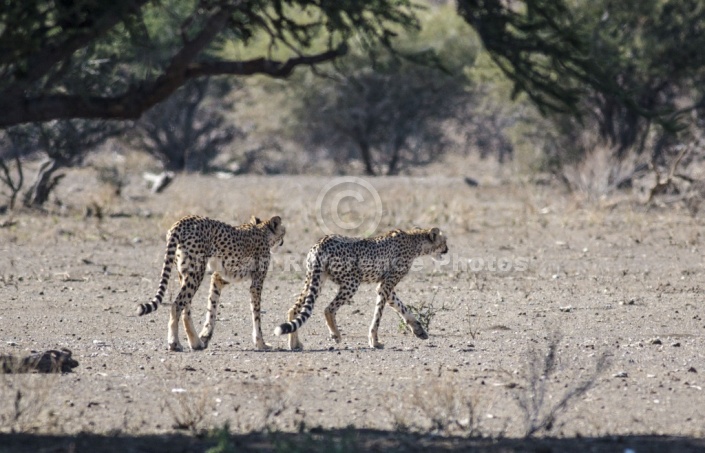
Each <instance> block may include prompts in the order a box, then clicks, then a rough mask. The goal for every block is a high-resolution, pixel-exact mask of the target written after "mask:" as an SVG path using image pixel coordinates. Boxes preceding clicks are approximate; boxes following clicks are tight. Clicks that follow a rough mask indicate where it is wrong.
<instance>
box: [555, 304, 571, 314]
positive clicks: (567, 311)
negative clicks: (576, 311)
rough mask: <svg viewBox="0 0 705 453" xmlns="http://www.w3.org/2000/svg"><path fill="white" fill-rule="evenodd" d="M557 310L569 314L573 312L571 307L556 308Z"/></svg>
mask: <svg viewBox="0 0 705 453" xmlns="http://www.w3.org/2000/svg"><path fill="white" fill-rule="evenodd" d="M558 309H559V310H560V311H562V312H564V313H570V312H571V311H573V306H572V305H566V306H565V307H558Z"/></svg>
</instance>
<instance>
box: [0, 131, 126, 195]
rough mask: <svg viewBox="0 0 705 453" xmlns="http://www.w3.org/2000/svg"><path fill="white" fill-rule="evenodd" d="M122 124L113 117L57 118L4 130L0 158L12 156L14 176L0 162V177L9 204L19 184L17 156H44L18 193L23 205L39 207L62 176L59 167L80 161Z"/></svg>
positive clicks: (19, 171)
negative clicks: (107, 118)
mask: <svg viewBox="0 0 705 453" xmlns="http://www.w3.org/2000/svg"><path fill="white" fill-rule="evenodd" d="M123 128H124V125H123V124H121V123H118V122H115V121H98V120H90V121H89V120H61V121H50V122H47V123H33V124H28V125H20V126H15V127H12V128H9V129H7V130H6V131H4V132H5V133H4V134H3V138H2V140H1V141H0V145H4V150H3V153H2V154H0V159H2V158H3V155H7V157H8V158H12V159H13V160H14V164H15V171H16V172H17V177H15V178H14V179H12V177H11V174H10V173H9V171H8V167H7V165H6V164H4V165H0V168H3V169H4V171H3V172H4V174H5V177H4V178H2V179H0V181H2V182H3V183H4V185H5V186H6V187H7V188H10V189H11V196H10V197H9V200H10V207H13V206H14V203H15V198H16V195H17V193H18V192H19V191H20V190H21V188H22V182H23V176H22V175H23V171H22V161H21V160H20V158H21V157H26V156H29V155H32V154H35V153H43V154H44V155H45V156H46V158H45V159H44V160H43V161H42V163H41V164H40V165H39V169H38V170H37V174H36V176H35V178H34V181H33V182H32V184H31V185H30V187H29V188H28V189H27V190H26V191H25V192H24V195H23V197H22V202H23V204H24V205H25V206H28V207H35V208H36V207H41V206H42V205H44V203H46V202H47V201H48V199H49V195H50V194H51V192H52V190H54V188H55V187H56V185H57V184H58V183H59V181H61V179H62V178H63V177H64V174H63V173H60V170H62V169H64V168H67V167H73V166H75V165H79V164H81V163H82V162H83V160H84V158H85V157H86V155H87V153H88V152H90V151H91V150H93V149H95V148H96V147H97V146H99V145H100V144H102V143H103V142H105V141H106V140H107V139H108V138H110V137H112V136H115V135H116V134H118V133H119V132H120V131H121V130H122V129H123ZM3 142H4V143H3ZM6 160H7V159H6Z"/></svg>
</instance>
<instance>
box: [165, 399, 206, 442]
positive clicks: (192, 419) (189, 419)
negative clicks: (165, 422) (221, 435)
mask: <svg viewBox="0 0 705 453" xmlns="http://www.w3.org/2000/svg"><path fill="white" fill-rule="evenodd" d="M172 395H175V397H174V398H172V400H171V401H170V400H169V399H165V403H164V404H165V405H166V408H167V410H168V411H169V413H170V414H171V416H172V418H173V420H174V423H173V424H172V428H174V429H180V430H187V431H190V432H192V433H194V434H197V433H200V432H202V431H204V430H205V429H206V425H205V423H206V418H207V416H208V414H209V413H211V412H213V408H212V407H211V404H210V402H211V401H212V398H210V392H208V391H207V390H198V391H193V392H190V391H186V390H183V389H173V390H172Z"/></svg>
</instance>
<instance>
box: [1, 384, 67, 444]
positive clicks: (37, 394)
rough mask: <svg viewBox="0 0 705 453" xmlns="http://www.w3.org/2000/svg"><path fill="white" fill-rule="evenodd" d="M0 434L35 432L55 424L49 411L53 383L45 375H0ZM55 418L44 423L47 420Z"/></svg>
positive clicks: (52, 414)
mask: <svg viewBox="0 0 705 453" xmlns="http://www.w3.org/2000/svg"><path fill="white" fill-rule="evenodd" d="M0 376H2V378H0V432H20V433H27V432H36V431H38V430H39V429H43V430H46V429H47V428H50V427H51V424H52V423H56V422H58V420H56V419H55V414H54V413H53V412H52V411H51V410H50V409H49V408H48V404H47V401H48V400H49V397H50V396H51V394H52V392H53V389H54V385H55V379H54V377H53V376H47V375H35V374H31V375H16V374H12V375H9V374H5V375H0ZM52 417H53V418H54V420H53V421H52V423H49V424H48V423H47V418H49V419H51V418H52Z"/></svg>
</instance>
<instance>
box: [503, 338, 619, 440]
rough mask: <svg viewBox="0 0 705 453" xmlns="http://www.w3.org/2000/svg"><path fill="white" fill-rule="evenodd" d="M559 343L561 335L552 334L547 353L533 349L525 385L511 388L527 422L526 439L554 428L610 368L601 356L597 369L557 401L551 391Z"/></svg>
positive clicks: (557, 362)
mask: <svg viewBox="0 0 705 453" xmlns="http://www.w3.org/2000/svg"><path fill="white" fill-rule="evenodd" d="M560 341H561V337H560V335H559V334H557V333H553V334H551V335H550V336H548V337H547V339H546V349H545V351H539V350H537V349H535V348H534V347H530V348H529V350H528V351H527V354H526V357H527V359H526V362H525V363H526V365H525V368H524V370H523V373H522V378H523V381H524V383H523V385H517V386H513V388H512V397H513V398H514V401H515V402H516V403H517V405H518V406H519V409H520V410H521V414H522V417H523V419H524V420H523V421H524V435H525V436H526V437H529V436H532V435H534V434H536V433H538V432H540V431H546V432H548V431H550V430H551V429H553V428H554V427H555V425H556V422H557V421H558V417H559V416H560V415H562V414H563V413H565V412H566V411H567V410H568V409H569V407H570V404H571V403H573V402H574V401H575V400H577V399H578V398H580V397H581V396H583V395H585V393H587V392H588V391H589V390H590V389H591V388H593V387H594V386H595V385H596V384H597V379H598V377H599V376H600V375H601V374H602V373H603V372H604V371H605V370H606V369H607V367H608V360H607V354H602V355H600V356H598V357H597V359H596V361H595V369H594V370H593V371H592V372H591V373H588V374H587V375H586V376H583V377H582V378H581V379H576V380H574V382H573V384H572V385H570V386H567V387H566V389H565V390H564V392H563V394H562V395H560V396H558V397H557V398H556V397H555V396H556V395H554V394H553V393H552V392H551V390H552V389H551V388H550V382H551V381H552V380H554V379H555V377H556V374H557V372H558V371H559V370H558V364H559V357H558V347H559V345H560Z"/></svg>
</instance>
